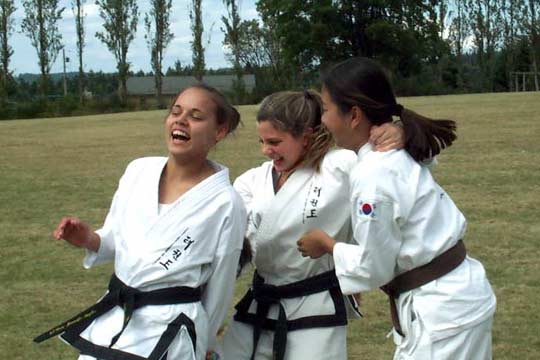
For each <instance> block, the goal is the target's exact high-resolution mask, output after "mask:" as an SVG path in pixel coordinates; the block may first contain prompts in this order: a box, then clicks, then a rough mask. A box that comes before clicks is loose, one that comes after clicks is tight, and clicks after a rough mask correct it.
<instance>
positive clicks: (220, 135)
mask: <svg viewBox="0 0 540 360" xmlns="http://www.w3.org/2000/svg"><path fill="white" fill-rule="evenodd" d="M228 130H229V126H228V125H227V124H223V125H219V127H218V129H217V132H216V144H217V143H218V142H220V141H221V140H223V139H224V138H225V136H227V134H228Z"/></svg>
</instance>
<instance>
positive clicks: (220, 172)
mask: <svg viewBox="0 0 540 360" xmlns="http://www.w3.org/2000/svg"><path fill="white" fill-rule="evenodd" d="M208 161H209V162H210V165H211V166H212V168H213V169H214V170H215V173H214V174H212V175H210V176H208V177H207V178H206V179H204V180H202V181H200V182H199V183H197V184H196V185H195V186H193V187H192V188H191V189H189V190H187V191H186V192H185V193H183V194H182V195H180V196H179V197H178V198H177V199H176V200H174V201H173V202H172V203H170V204H166V205H170V206H168V208H167V209H164V211H162V212H161V213H160V212H159V182H160V179H161V175H162V174H163V171H164V170H165V166H167V158H164V161H163V163H162V164H161V170H160V171H159V172H158V174H159V175H158V176H157V179H154V189H155V191H154V199H153V201H152V206H153V212H154V215H155V216H156V217H158V218H160V217H163V216H165V215H167V214H168V213H169V212H170V211H171V209H173V208H175V207H176V205H178V203H180V202H182V201H183V200H184V199H186V198H187V199H188V200H189V198H190V197H192V194H193V193H197V192H198V191H199V189H201V188H204V187H206V186H207V185H208V184H211V183H212V182H214V181H215V180H216V179H217V178H219V177H223V172H224V171H225V172H227V168H225V167H224V166H221V165H220V164H218V163H216V162H214V161H212V160H208ZM225 178H226V179H228V176H227V175H226V174H225Z"/></svg>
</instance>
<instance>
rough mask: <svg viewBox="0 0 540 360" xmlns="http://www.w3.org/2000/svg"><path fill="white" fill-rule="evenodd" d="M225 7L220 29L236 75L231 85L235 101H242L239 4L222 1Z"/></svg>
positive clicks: (233, 1) (234, 1) (228, 0)
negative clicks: (225, 11) (222, 26)
mask: <svg viewBox="0 0 540 360" xmlns="http://www.w3.org/2000/svg"><path fill="white" fill-rule="evenodd" d="M223 3H224V4H225V7H226V8H227V17H225V16H222V17H221V21H222V22H223V25H224V26H225V28H224V29H223V28H222V29H221V30H222V31H223V33H224V34H225V37H226V38H227V40H225V39H224V40H223V43H224V45H227V46H228V47H229V48H230V49H231V52H232V56H231V57H230V58H231V59H232V63H233V67H234V72H235V73H236V80H235V82H234V84H233V89H234V92H235V95H236V97H237V99H236V100H237V101H242V100H243V98H244V96H245V85H244V82H243V80H242V73H243V71H242V65H241V64H240V49H239V46H240V42H239V37H240V33H239V31H240V21H241V20H240V14H239V9H238V7H239V2H238V1H237V0H223Z"/></svg>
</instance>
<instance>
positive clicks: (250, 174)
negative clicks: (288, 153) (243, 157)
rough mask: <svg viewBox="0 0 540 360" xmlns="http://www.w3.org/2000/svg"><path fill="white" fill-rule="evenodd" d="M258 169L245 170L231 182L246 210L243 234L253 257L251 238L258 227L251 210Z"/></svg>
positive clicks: (254, 247)
mask: <svg viewBox="0 0 540 360" xmlns="http://www.w3.org/2000/svg"><path fill="white" fill-rule="evenodd" d="M259 170H260V169H259V168H254V169H250V170H248V171H246V172H245V173H243V174H242V175H240V176H239V177H237V178H236V180H235V181H234V184H233V187H234V189H235V190H236V192H237V193H238V195H240V198H241V199H242V202H243V203H244V206H245V208H246V211H247V215H246V223H247V227H246V232H245V234H244V236H245V237H246V238H247V239H249V241H250V245H251V252H252V257H253V258H255V254H256V251H257V244H256V243H255V242H253V241H251V240H252V239H253V237H254V235H255V234H256V233H257V228H258V225H257V222H256V221H255V219H254V216H255V215H254V212H253V198H254V194H255V191H256V177H257V176H256V175H257V171H259Z"/></svg>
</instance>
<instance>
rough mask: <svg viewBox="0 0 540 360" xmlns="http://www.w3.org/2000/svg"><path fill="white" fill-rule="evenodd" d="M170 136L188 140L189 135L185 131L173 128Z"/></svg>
mask: <svg viewBox="0 0 540 360" xmlns="http://www.w3.org/2000/svg"><path fill="white" fill-rule="evenodd" d="M172 138H173V139H175V140H189V139H190V136H189V134H188V133H187V132H185V131H182V130H173V132H172Z"/></svg>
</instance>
